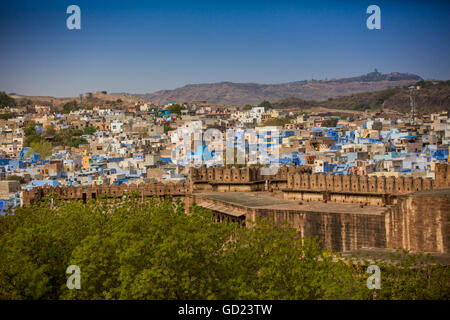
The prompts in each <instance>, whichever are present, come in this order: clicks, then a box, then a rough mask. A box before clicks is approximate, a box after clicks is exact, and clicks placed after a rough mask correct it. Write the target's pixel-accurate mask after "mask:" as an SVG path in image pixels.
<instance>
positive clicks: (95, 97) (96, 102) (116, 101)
mask: <svg viewBox="0 0 450 320" xmlns="http://www.w3.org/2000/svg"><path fill="white" fill-rule="evenodd" d="M9 96H10V97H11V98H13V99H14V100H15V102H16V105H18V106H25V105H29V106H34V105H45V106H51V107H52V108H53V109H54V110H62V108H63V106H64V105H65V104H67V103H72V102H73V101H75V103H76V105H80V102H82V104H83V106H85V107H89V106H109V107H116V108H121V107H123V106H125V105H130V104H135V103H137V102H140V101H143V100H145V99H144V98H142V97H137V96H135V95H132V94H122V93H120V94H118V93H117V94H116V93H113V94H110V93H107V92H106V91H100V92H95V93H94V92H92V93H91V92H88V93H85V94H84V95H83V97H82V101H80V97H67V98H55V97H49V96H24V95H20V94H9Z"/></svg>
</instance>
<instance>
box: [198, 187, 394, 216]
mask: <svg viewBox="0 0 450 320" xmlns="http://www.w3.org/2000/svg"><path fill="white" fill-rule="evenodd" d="M196 195H197V196H200V197H201V198H203V199H205V200H213V201H219V202H222V203H226V204H230V205H234V206H238V207H249V208H259V209H272V210H292V211H308V212H328V213H354V214H371V215H381V214H383V213H384V212H385V211H386V210H387V208H386V207H380V206H373V205H366V206H364V207H362V208H361V207H360V205H359V204H357V203H339V202H327V203H325V202H323V201H311V202H306V201H303V202H302V204H300V201H299V200H284V199H282V195H281V194H279V193H272V192H199V193H196Z"/></svg>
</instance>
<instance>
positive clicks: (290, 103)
mask: <svg viewBox="0 0 450 320" xmlns="http://www.w3.org/2000/svg"><path fill="white" fill-rule="evenodd" d="M416 85H417V86H420V87H421V88H420V90H419V91H418V94H417V97H416V103H417V112H419V113H423V112H426V113H430V112H437V111H449V112H450V81H423V80H421V81H419V82H417V83H416ZM272 106H273V107H274V108H278V109H283V108H289V109H292V108H298V109H311V108H317V107H322V108H329V109H341V110H355V111H364V110H367V109H381V108H384V109H391V110H396V111H399V112H404V113H408V112H409V111H410V110H411V107H410V98H409V90H408V88H407V87H406V86H405V87H395V88H389V89H385V90H380V91H374V92H363V93H356V94H351V95H348V96H342V97H336V98H329V99H328V100H326V101H312V100H304V99H300V98H294V97H291V98H286V99H282V100H279V101H277V102H275V103H273V104H272Z"/></svg>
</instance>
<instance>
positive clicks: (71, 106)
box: [63, 100, 80, 113]
mask: <svg viewBox="0 0 450 320" xmlns="http://www.w3.org/2000/svg"><path fill="white" fill-rule="evenodd" d="M79 108H80V107H79V106H78V103H77V102H76V101H75V100H73V101H69V102H66V103H65V104H64V105H63V111H64V113H70V112H72V111H75V110H78V109H79Z"/></svg>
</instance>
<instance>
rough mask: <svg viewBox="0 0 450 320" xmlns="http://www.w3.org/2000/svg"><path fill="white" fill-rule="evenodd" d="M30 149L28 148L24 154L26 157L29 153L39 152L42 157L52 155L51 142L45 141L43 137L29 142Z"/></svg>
mask: <svg viewBox="0 0 450 320" xmlns="http://www.w3.org/2000/svg"><path fill="white" fill-rule="evenodd" d="M30 147H31V149H30V150H28V153H27V154H26V156H27V157H29V156H30V155H31V154H40V155H41V158H42V159H45V158H47V157H49V156H51V155H52V150H53V147H52V144H51V142H49V141H46V140H45V139H41V140H39V141H35V142H31V144H30Z"/></svg>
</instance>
